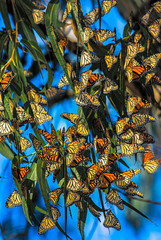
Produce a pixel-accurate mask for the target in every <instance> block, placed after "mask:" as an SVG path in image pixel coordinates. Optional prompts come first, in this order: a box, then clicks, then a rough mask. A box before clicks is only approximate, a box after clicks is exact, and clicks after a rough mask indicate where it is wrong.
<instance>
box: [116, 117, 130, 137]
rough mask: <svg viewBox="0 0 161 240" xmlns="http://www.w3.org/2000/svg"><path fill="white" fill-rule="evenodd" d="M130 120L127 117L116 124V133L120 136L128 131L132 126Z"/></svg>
mask: <svg viewBox="0 0 161 240" xmlns="http://www.w3.org/2000/svg"><path fill="white" fill-rule="evenodd" d="M129 121H130V118H128V117H125V118H122V119H120V120H118V121H117V122H116V125H115V126H116V133H117V135H120V134H121V133H122V132H123V131H126V130H127V129H128V128H129V127H130V126H131V125H130V123H129Z"/></svg>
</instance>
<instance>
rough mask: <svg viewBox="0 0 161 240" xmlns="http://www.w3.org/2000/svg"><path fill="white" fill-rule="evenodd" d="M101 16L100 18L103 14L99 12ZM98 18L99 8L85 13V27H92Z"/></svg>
mask: <svg viewBox="0 0 161 240" xmlns="http://www.w3.org/2000/svg"><path fill="white" fill-rule="evenodd" d="M100 14H101V17H103V16H104V12H103V11H101V12H100ZM98 18H99V8H98V7H97V8H94V9H93V10H92V11H91V12H89V13H87V14H86V15H85V16H84V19H83V21H84V23H85V25H86V26H89V25H92V24H94V23H95V22H96V21H97V20H98Z"/></svg>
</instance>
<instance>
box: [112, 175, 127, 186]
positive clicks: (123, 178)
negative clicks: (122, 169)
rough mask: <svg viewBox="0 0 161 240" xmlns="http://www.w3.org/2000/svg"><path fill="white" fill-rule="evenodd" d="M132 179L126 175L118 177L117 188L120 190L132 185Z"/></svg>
mask: <svg viewBox="0 0 161 240" xmlns="http://www.w3.org/2000/svg"><path fill="white" fill-rule="evenodd" d="M130 182H131V181H130V178H129V177H127V176H126V175H121V174H120V175H118V176H117V179H116V181H115V183H116V186H117V187H119V188H125V187H127V186H128V185H129V184H130Z"/></svg>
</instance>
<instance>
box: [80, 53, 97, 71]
mask: <svg viewBox="0 0 161 240" xmlns="http://www.w3.org/2000/svg"><path fill="white" fill-rule="evenodd" d="M97 61H99V58H98V57H97V56H96V55H95V54H93V53H92V52H91V53H90V54H89V53H88V52H86V50H83V51H82V53H81V58H80V67H85V66H87V65H89V64H92V63H94V62H97Z"/></svg>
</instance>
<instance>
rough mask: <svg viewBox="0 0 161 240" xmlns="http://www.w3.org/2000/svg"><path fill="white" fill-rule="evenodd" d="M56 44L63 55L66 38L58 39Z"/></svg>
mask: <svg viewBox="0 0 161 240" xmlns="http://www.w3.org/2000/svg"><path fill="white" fill-rule="evenodd" d="M58 45H59V49H60V52H61V54H62V55H63V56H64V51H65V47H66V45H67V39H66V38H64V39H60V40H59V42H58Z"/></svg>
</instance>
